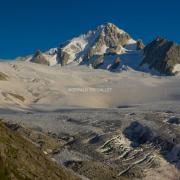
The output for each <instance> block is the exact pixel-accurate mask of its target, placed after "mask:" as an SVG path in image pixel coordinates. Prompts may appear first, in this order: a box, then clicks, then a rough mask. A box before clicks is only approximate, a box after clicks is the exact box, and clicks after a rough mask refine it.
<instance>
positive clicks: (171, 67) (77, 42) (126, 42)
mask: <svg viewBox="0 0 180 180" xmlns="http://www.w3.org/2000/svg"><path fill="white" fill-rule="evenodd" d="M17 59H21V60H22V59H23V60H26V61H29V62H33V63H39V64H44V65H48V66H54V65H57V64H59V65H61V66H67V65H68V66H69V65H86V66H89V67H92V68H95V69H106V70H109V71H113V72H120V71H122V70H128V69H133V70H137V71H143V72H151V73H155V74H161V75H174V74H176V73H178V72H179V71H180V45H177V44H176V43H174V42H172V41H168V40H166V39H164V38H162V37H157V38H155V39H154V40H153V41H152V42H151V43H149V44H148V45H146V46H145V45H144V44H143V41H142V40H134V39H133V38H132V37H131V36H130V35H129V34H128V33H127V32H125V31H124V30H122V29H120V28H118V27H117V26H116V25H114V24H112V23H105V24H103V25H100V26H98V27H97V28H96V29H95V30H90V31H89V32H87V33H86V34H82V35H80V36H78V37H75V38H73V39H71V40H69V41H66V42H65V43H62V44H61V45H60V46H59V47H56V48H52V49H49V50H48V51H46V52H41V51H40V50H37V51H36V52H35V53H34V55H31V56H27V57H21V58H17Z"/></svg>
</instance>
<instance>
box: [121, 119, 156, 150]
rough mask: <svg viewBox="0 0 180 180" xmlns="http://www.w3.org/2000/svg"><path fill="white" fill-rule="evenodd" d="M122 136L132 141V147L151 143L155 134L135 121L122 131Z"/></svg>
mask: <svg viewBox="0 0 180 180" xmlns="http://www.w3.org/2000/svg"><path fill="white" fill-rule="evenodd" d="M124 134H125V135H126V137H127V138H129V139H130V140H131V141H132V146H133V147H136V146H139V145H140V144H144V143H147V142H151V141H152V140H153V139H154V138H155V134H154V133H153V132H152V131H151V129H150V128H149V127H147V126H144V125H142V124H140V123H139V122H136V121H135V122H133V123H132V124H131V125H130V126H129V127H127V128H126V129H125V130H124Z"/></svg>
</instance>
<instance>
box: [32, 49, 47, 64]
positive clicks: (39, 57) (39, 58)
mask: <svg viewBox="0 0 180 180" xmlns="http://www.w3.org/2000/svg"><path fill="white" fill-rule="evenodd" d="M30 62H33V63H38V64H44V65H48V66H49V61H48V60H47V59H46V57H45V56H44V55H43V53H42V52H41V51H40V50H37V51H36V53H35V54H34V56H33V57H32V59H31V60H30Z"/></svg>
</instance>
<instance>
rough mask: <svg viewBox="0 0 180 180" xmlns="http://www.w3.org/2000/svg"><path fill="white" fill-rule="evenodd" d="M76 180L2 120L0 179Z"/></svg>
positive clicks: (0, 131) (0, 126) (0, 130)
mask: <svg viewBox="0 0 180 180" xmlns="http://www.w3.org/2000/svg"><path fill="white" fill-rule="evenodd" d="M11 179H12V180H31V179H32V180H34V179H38V180H45V179H47V180H48V179H49V180H50V179H51V180H52V179H53V180H56V179H57V180H61V179H62V180H71V179H72V180H74V179H78V178H76V177H73V176H72V175H71V173H69V172H66V171H65V170H64V169H63V168H61V167H58V165H56V164H55V163H54V162H52V161H51V160H50V159H48V158H47V157H46V156H45V155H44V154H43V153H42V152H41V151H40V149H38V148H37V147H36V146H35V145H34V144H32V143H31V142H30V141H28V140H27V139H25V138H23V137H22V136H21V135H20V134H18V133H17V132H15V131H12V130H10V129H8V128H7V127H6V126H5V125H4V124H3V123H2V122H0V180H11Z"/></svg>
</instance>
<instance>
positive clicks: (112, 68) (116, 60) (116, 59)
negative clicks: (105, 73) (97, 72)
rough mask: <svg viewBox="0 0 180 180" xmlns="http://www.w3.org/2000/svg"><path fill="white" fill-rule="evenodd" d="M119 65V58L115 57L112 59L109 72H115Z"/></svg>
mask: <svg viewBox="0 0 180 180" xmlns="http://www.w3.org/2000/svg"><path fill="white" fill-rule="evenodd" d="M120 63H121V59H120V57H116V58H115V59H114V63H113V64H112V65H111V66H110V68H109V70H110V71H113V70H115V69H116V68H117V67H118V66H119V64H120Z"/></svg>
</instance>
